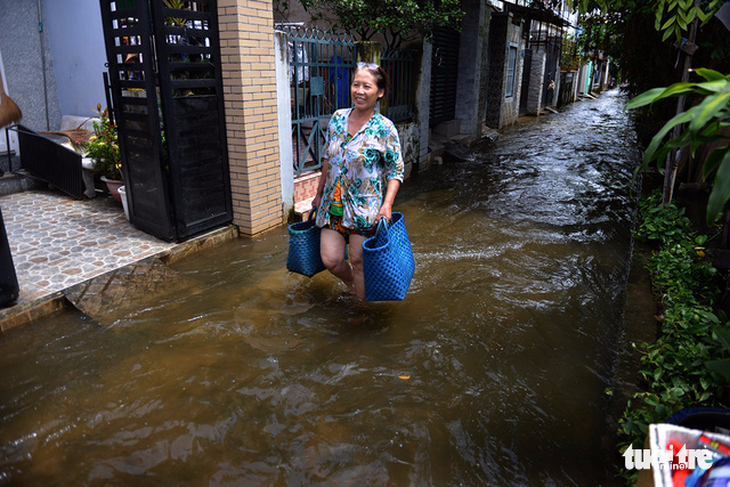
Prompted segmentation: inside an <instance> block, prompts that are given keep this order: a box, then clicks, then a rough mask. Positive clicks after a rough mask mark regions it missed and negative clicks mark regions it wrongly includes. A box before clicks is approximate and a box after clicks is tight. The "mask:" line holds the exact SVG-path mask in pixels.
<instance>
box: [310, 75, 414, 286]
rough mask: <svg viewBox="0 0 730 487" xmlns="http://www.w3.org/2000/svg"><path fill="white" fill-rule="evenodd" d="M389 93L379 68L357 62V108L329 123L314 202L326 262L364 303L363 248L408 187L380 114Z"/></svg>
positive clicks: (353, 90)
mask: <svg viewBox="0 0 730 487" xmlns="http://www.w3.org/2000/svg"><path fill="white" fill-rule="evenodd" d="M387 89H388V77H387V74H386V73H385V71H383V69H382V68H381V67H380V66H378V65H376V64H370V63H358V65H357V67H356V68H355V73H354V76H353V80H352V84H351V85H350V96H351V97H352V104H353V108H347V109H342V110H337V111H336V112H335V113H334V114H333V115H332V118H331V119H330V123H329V128H328V135H329V145H328V146H327V149H326V150H325V152H324V156H323V160H322V175H323V177H322V178H320V183H319V188H318V189H317V195H316V196H315V197H314V201H313V205H314V206H315V207H317V209H318V211H317V226H319V227H321V228H322V237H321V246H320V251H321V254H322V262H324V265H325V266H326V267H327V270H329V271H330V272H331V273H332V274H333V275H335V276H337V277H338V278H340V279H342V281H343V282H344V283H345V284H346V285H347V287H348V290H349V291H350V292H351V293H353V294H355V296H357V297H358V298H360V299H363V300H364V299H365V277H364V275H363V265H362V254H363V252H362V243H363V242H364V241H365V239H366V238H368V237H370V236H371V235H373V234H374V233H375V227H376V225H377V223H378V221H379V220H380V219H381V218H385V219H386V220H388V221H390V218H391V213H392V208H393V201H394V200H395V196H396V194H397V193H398V189H399V188H400V185H401V183H402V182H403V170H404V164H403V156H402V154H401V149H400V140H399V139H398V131H397V130H396V128H395V125H394V124H393V122H391V121H390V120H388V119H387V118H386V117H384V116H383V115H381V114H380V113H375V105H376V104H377V102H378V100H380V99H381V98H382V97H383V96H385V94H386V92H387ZM348 243H349V244H350V249H349V258H350V261H349V262H348V261H347V260H345V249H346V247H347V245H348Z"/></svg>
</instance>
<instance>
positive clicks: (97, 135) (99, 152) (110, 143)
mask: <svg viewBox="0 0 730 487" xmlns="http://www.w3.org/2000/svg"><path fill="white" fill-rule="evenodd" d="M96 113H98V114H99V121H98V122H97V121H94V134H93V135H92V136H91V137H90V138H89V140H88V142H86V144H85V149H86V154H87V156H88V157H90V158H91V160H92V161H93V162H94V169H96V170H97V171H99V172H101V173H102V175H104V176H105V177H107V178H109V179H114V180H117V181H121V180H123V177H122V159H121V154H120V152H119V139H118V134H117V126H116V125H115V124H113V123H112V122H111V120H110V119H109V109H108V108H105V109H104V111H101V104H99V105H97V107H96Z"/></svg>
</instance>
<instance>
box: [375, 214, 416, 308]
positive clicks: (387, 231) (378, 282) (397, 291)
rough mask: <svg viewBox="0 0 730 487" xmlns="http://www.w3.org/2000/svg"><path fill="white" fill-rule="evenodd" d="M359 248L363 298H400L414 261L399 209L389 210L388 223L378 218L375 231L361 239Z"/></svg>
mask: <svg viewBox="0 0 730 487" xmlns="http://www.w3.org/2000/svg"><path fill="white" fill-rule="evenodd" d="M362 249H363V270H364V272H365V299H366V300H368V301H400V300H402V299H404V298H405V297H406V294H407V293H408V288H409V287H410V285H411V279H413V273H414V272H415V269H416V262H415V260H414V259H413V249H412V248H411V240H410V239H409V238H408V232H407V231H406V222H405V217H404V216H403V213H398V212H395V213H393V214H392V218H391V221H390V224H387V223H386V221H385V220H384V219H381V220H380V222H379V223H378V228H377V230H376V232H375V235H374V236H372V237H370V238H368V239H367V240H365V241H364V242H363V244H362Z"/></svg>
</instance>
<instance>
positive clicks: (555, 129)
mask: <svg viewBox="0 0 730 487" xmlns="http://www.w3.org/2000/svg"><path fill="white" fill-rule="evenodd" d="M623 101H624V100H622V99H621V98H620V97H619V96H618V94H617V93H616V92H615V91H614V92H609V93H608V94H606V95H604V96H603V97H601V98H600V99H599V100H597V101H591V102H587V103H583V104H581V103H578V104H575V105H574V106H572V107H570V108H568V109H567V110H566V112H565V113H563V114H559V115H550V116H548V117H543V118H542V119H540V120H538V121H535V122H532V123H528V124H524V125H520V126H519V127H516V128H514V129H512V130H511V131H509V133H507V134H505V135H504V136H503V137H502V138H501V139H499V140H498V143H497V147H495V148H494V149H492V150H489V151H487V152H486V153H484V154H481V155H478V156H476V157H475V158H474V159H473V160H471V161H469V162H465V163H454V164H450V165H446V166H441V167H436V168H433V169H432V170H429V171H428V172H425V173H423V174H421V175H419V176H417V177H415V178H413V179H412V180H410V181H409V182H408V183H407V184H406V185H405V186H404V187H403V189H402V192H401V194H400V195H399V199H398V204H397V209H398V210H399V211H402V212H404V213H405V215H406V223H407V225H408V230H409V234H410V237H411V240H412V242H413V247H414V253H415V257H416V263H417V269H416V274H415V276H414V280H413V284H412V286H411V291H410V293H409V295H408V297H407V298H406V300H405V301H403V302H398V303H366V304H363V305H356V303H354V302H353V301H352V298H350V297H348V296H347V295H345V294H344V288H343V287H342V285H341V284H338V283H337V282H336V281H335V280H334V279H333V278H331V277H330V276H329V275H327V274H326V273H322V274H319V275H317V276H315V278H313V279H311V280H310V279H307V278H304V277H301V276H294V275H289V274H288V273H287V272H286V270H285V267H284V264H285V260H286V252H287V234H286V230H285V229H284V228H280V229H277V230H274V231H271V232H268V233H266V234H265V235H263V236H261V237H259V238H256V239H253V240H239V241H235V242H229V243H227V244H224V245H222V246H220V247H218V248H216V249H213V250H210V251H206V252H205V253H204V254H202V255H199V256H195V257H192V258H189V259H187V260H186V261H184V262H182V263H179V264H176V265H175V266H174V268H175V270H176V271H177V272H179V273H181V274H182V276H183V278H184V279H189V280H191V281H194V282H195V283H196V286H192V287H190V289H195V290H196V291H197V292H195V293H194V294H190V293H177V294H173V295H172V296H168V297H165V298H161V299H160V300H158V301H154V300H145V301H144V303H145V304H144V306H140V308H139V309H137V310H136V311H135V313H133V314H131V315H129V316H125V317H124V318H122V319H119V320H117V321H116V322H115V323H113V324H112V325H111V326H102V325H100V324H98V323H95V322H93V321H92V320H90V319H88V318H85V317H84V316H81V315H79V314H77V313H72V312H68V313H63V314H61V315H58V316H54V317H53V318H51V319H48V320H46V321H44V322H39V323H37V324H36V325H34V326H32V327H30V328H28V329H26V330H25V331H23V332H20V333H16V334H14V335H12V336H11V337H10V338H9V339H7V340H6V341H5V342H4V343H2V345H1V350H0V357H1V358H0V370H1V371H2V372H0V413H1V417H0V424H1V425H2V427H1V428H0V466H1V468H0V470H1V471H2V479H4V480H6V481H7V480H9V481H11V482H17V483H23V484H31V483H33V484H35V483H41V482H45V483H51V484H53V483H64V484H66V483H67V484H108V483H111V484H124V483H131V482H135V483H137V482H139V481H140V480H141V479H143V480H147V481H149V483H155V484H159V483H162V482H164V483H166V484H167V483H195V484H203V483H210V484H227V483H231V484H237V485H257V484H282V485H300V484H307V485H308V484H319V483H323V484H328V485H385V484H390V485H478V484H482V485H523V484H524V485H527V484H530V485H598V484H599V483H603V484H604V485H606V484H607V483H610V482H611V480H610V479H607V477H606V475H607V474H606V472H607V471H608V470H610V465H609V464H610V463H611V462H612V461H614V458H613V457H611V456H610V453H611V451H610V449H607V448H604V443H605V438H606V436H607V435H608V434H610V431H607V425H606V421H605V417H606V410H607V407H608V398H607V397H606V396H605V394H604V389H605V388H606V387H610V386H611V384H612V372H613V367H614V361H615V350H614V342H615V340H616V337H617V335H618V334H619V333H620V332H621V320H622V316H621V311H620V310H621V303H622V299H623V292H624V287H625V279H626V274H627V268H628V255H629V253H630V236H629V227H630V226H631V216H632V209H633V203H632V200H631V196H630V194H629V190H628V185H629V183H630V180H631V171H632V168H633V167H634V165H635V164H636V162H637V153H636V149H635V148H634V138H633V134H632V132H631V131H630V129H629V127H628V120H627V117H626V115H625V114H624V113H623V112H622V110H621V108H622V104H623Z"/></svg>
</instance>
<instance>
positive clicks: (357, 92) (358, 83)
mask: <svg viewBox="0 0 730 487" xmlns="http://www.w3.org/2000/svg"><path fill="white" fill-rule="evenodd" d="M383 93H384V90H383V89H378V83H377V81H376V80H375V76H373V74H372V73H371V72H370V70H369V69H367V68H361V69H358V70H357V71H355V76H354V77H353V79H352V84H351V85H350V95H351V96H352V103H353V104H354V105H355V108H356V109H357V110H361V111H364V112H370V111H374V110H375V103H376V102H377V101H378V99H380V97H382V96H383Z"/></svg>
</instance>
